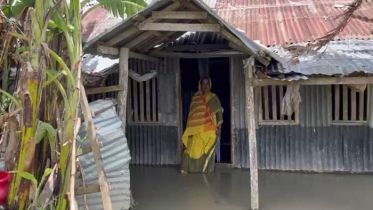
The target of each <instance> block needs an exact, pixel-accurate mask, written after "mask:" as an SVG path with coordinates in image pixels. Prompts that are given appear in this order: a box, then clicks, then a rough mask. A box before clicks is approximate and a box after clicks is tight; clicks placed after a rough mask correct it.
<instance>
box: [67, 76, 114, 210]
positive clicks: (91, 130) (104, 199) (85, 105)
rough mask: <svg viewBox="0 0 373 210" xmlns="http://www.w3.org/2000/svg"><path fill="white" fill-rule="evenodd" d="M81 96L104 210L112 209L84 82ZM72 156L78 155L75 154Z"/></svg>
mask: <svg viewBox="0 0 373 210" xmlns="http://www.w3.org/2000/svg"><path fill="white" fill-rule="evenodd" d="M80 96H81V97H80V106H81V109H82V112H83V116H84V121H85V123H86V124H87V133H88V137H89V141H90V144H91V147H92V152H93V157H94V159H95V162H96V172H97V177H98V183H99V185H100V190H101V196H102V203H103V206H104V210H112V209H113V207H112V204H111V197H110V188H109V185H108V183H107V181H106V174H105V169H104V164H103V162H102V157H101V151H100V147H99V144H98V141H97V133H96V127H95V125H94V124H93V118H92V112H91V110H90V108H89V104H88V100H87V97H86V93H85V89H84V86H83V84H82V83H81V84H80ZM72 158H76V157H74V156H73V157H72Z"/></svg>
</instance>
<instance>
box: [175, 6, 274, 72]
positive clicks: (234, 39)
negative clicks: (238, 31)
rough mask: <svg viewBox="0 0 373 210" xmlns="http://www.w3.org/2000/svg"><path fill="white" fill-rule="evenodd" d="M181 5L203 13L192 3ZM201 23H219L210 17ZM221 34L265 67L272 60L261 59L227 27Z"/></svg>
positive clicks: (222, 29)
mask: <svg viewBox="0 0 373 210" xmlns="http://www.w3.org/2000/svg"><path fill="white" fill-rule="evenodd" d="M181 4H182V6H184V7H186V8H188V9H190V10H194V11H201V9H200V8H198V7H197V6H195V5H194V4H192V3H191V2H187V1H182V3H181ZM201 22H203V23H216V22H217V21H216V20H215V18H212V17H208V18H207V20H201ZM220 34H221V35H222V36H223V37H224V38H225V39H227V40H228V41H230V42H231V43H233V44H234V45H235V46H238V47H239V48H240V49H242V50H243V51H244V52H246V53H248V54H250V55H254V56H255V58H256V59H257V60H258V61H260V62H261V63H262V64H263V65H265V66H268V65H269V62H270V60H268V59H267V58H263V57H261V56H259V55H256V54H255V53H254V52H253V51H252V50H251V49H249V48H248V47H247V46H246V44H245V43H243V42H242V41H241V40H240V39H239V38H237V37H236V36H235V35H233V34H232V33H231V32H230V31H228V30H227V29H225V27H221V31H220Z"/></svg>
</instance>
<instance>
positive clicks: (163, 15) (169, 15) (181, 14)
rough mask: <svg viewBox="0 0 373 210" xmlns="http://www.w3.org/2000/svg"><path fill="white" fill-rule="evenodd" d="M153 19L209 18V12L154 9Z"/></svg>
mask: <svg viewBox="0 0 373 210" xmlns="http://www.w3.org/2000/svg"><path fill="white" fill-rule="evenodd" d="M152 17H153V19H183V20H187V19H190V20H198V19H207V17H208V15H207V12H195V11H154V12H152Z"/></svg>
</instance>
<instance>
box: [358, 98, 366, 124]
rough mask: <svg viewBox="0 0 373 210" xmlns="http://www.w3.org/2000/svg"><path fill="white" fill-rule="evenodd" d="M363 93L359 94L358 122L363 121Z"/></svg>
mask: <svg viewBox="0 0 373 210" xmlns="http://www.w3.org/2000/svg"><path fill="white" fill-rule="evenodd" d="M364 107H365V106H364V92H360V93H359V120H360V121H364Z"/></svg>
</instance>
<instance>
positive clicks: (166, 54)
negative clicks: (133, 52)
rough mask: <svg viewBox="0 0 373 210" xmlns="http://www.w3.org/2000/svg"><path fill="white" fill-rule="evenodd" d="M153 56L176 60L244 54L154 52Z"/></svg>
mask: <svg viewBox="0 0 373 210" xmlns="http://www.w3.org/2000/svg"><path fill="white" fill-rule="evenodd" d="M153 55H154V56H158V57H176V58H220V57H231V56H244V55H246V54H245V53H242V52H237V51H217V52H208V53H177V52H162V51H161V52H156V53H153Z"/></svg>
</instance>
